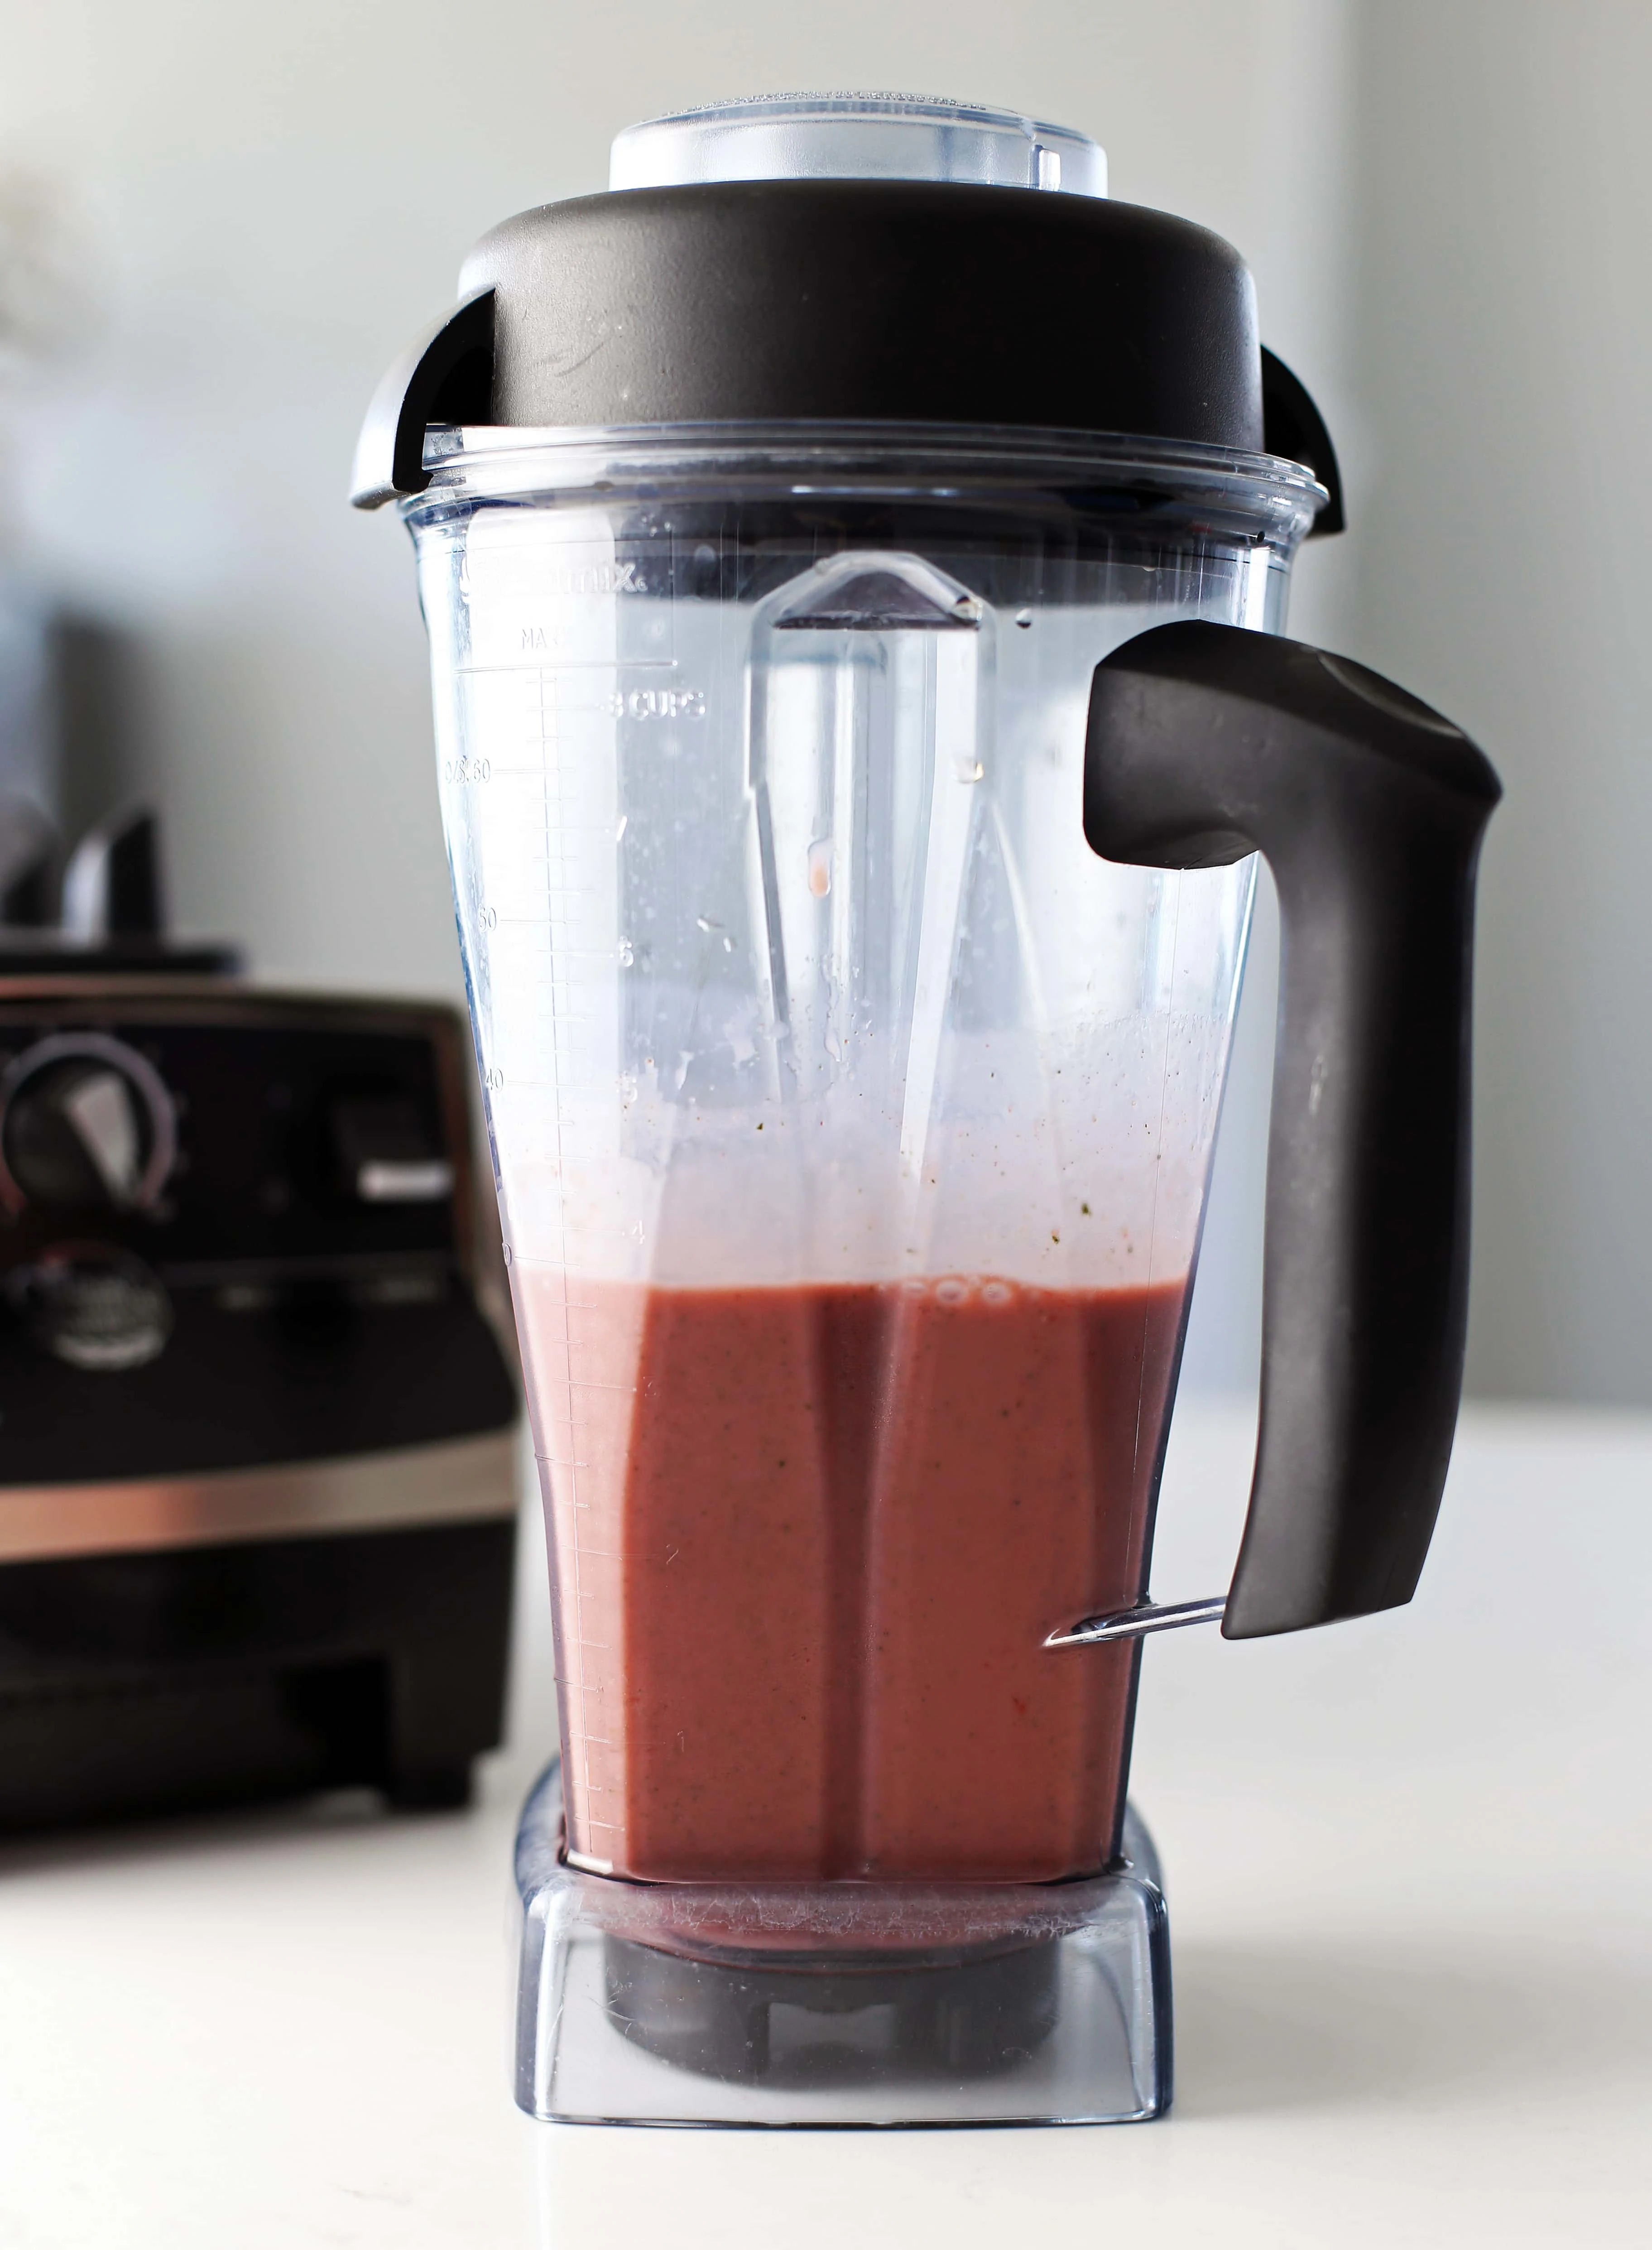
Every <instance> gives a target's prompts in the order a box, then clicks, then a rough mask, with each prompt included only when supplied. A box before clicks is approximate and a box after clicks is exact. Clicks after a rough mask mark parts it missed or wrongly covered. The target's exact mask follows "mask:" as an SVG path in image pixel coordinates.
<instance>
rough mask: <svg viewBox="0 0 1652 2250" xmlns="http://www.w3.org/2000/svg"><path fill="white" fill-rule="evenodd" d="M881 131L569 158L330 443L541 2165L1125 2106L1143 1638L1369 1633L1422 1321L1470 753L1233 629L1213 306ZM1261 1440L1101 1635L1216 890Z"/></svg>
mask: <svg viewBox="0 0 1652 2250" xmlns="http://www.w3.org/2000/svg"><path fill="white" fill-rule="evenodd" d="M462 287H463V289H464V290H465V295H464V296H463V298H462V300H461V302H460V304H459V305H458V307H457V308H455V309H454V310H453V311H452V312H451V313H450V314H448V315H446V316H444V319H443V321H440V322H438V323H437V326H436V328H434V329H432V330H431V331H430V333H429V335H427V336H425V337H424V338H423V339H421V340H420V342H418V343H417V344H416V345H415V347H414V348H413V349H412V350H411V351H410V353H409V355H407V356H406V358H405V359H404V360H403V362H400V363H399V364H398V366H397V367H396V369H392V371H391V373H390V375H389V376H388V377H387V378H386V382H385V383H384V385H383V386H382V389H381V392H380V395H379V397H378V399H377V400H376V401H375V408H374V411H373V413H372V415H371V416H370V417H369V419H368V425H367V428H366V430H365V431H364V433H363V438H362V445H361V452H360V453H359V454H358V466H357V478H356V487H355V493H354V497H355V498H356V500H357V501H358V503H359V504H361V505H365V506H374V505H377V504H379V503H380V502H381V501H382V500H387V499H390V498H395V499H396V500H399V502H400V504H401V508H402V513H403V515H404V517H405V520H406V521H407V522H408V523H409V525H410V529H411V531H412V534H413V537H414V541H415V544H416V549H417V556H418V567H419V579H420V590H421V597H422V602H423V611H424V615H425V618H426V620H427V622H428V625H429V628H430V647H431V664H432V676H433V683H434V692H435V704H436V714H437V756H438V763H439V772H440V780H441V794H442V806H443V816H444V825H445V830H446V835H447V841H448V848H449V853H450V859H451V869H452V877H453V887H454V896H455V901H456V904H457V909H458V924H459V933H460V939H461V944H462V949H463V953H464V959H465V974H466V977H467V981H468V984H469V991H470V999H471V1006H472V1018H473V1022H474V1026H475V1032H476V1041H477V1052H478V1064H479V1066H480V1070H481V1074H482V1078H483V1082H484V1087H485V1099H486V1105H487V1116H488V1124H489V1131H490V1135H491V1139H492V1149H493V1156H494V1163H495V1166H496V1170H497V1174H498V1179H499V1201H500V1210H501V1213H502V1218H503V1225H504V1229H505V1238H506V1257H507V1260H508V1262H509V1266H510V1273H511V1280H512V1287H513V1295H514V1301H515V1307H516V1317H517V1324H518V1332H519V1336H520V1342H521V1346H522V1355H523V1364H524V1370H525V1373H526V1377H527V1387H528V1392H529V1405H530V1412H531V1415H532V1418H533V1428H534V1432H535V1440H536V1449H537V1453H538V1456H539V1462H540V1478H541V1482H542V1486H543V1491H544V1500H545V1508H546V1516H547V1526H548V1529H549V1547H550V1555H551V1573H552V1597H553V1605H554V1620H555V1630H556V1647H557V1679H558V1689H559V1700H560V1712H561V1738H562V1757H561V1762H560V1770H552V1771H551V1772H550V1773H548V1774H547V1777H545V1779H544V1781H543V1782H542V1783H541V1784H540V1787H539V1788H538V1789H537V1790H536V1791H535V1792H534V1795H533V1797H532V1798H530V1800H529V1803H528V1805H527V1809H526V1811H525V1813H524V1817H523V1823H522V1828H521V1831H520V1836H519V1849H518V1862H517V1876H518V1885H519V1890H520V1897H521V1900H522V1904H523V1938H522V1950H521V1957H520V2010H519V2039H518V2058H519V2076H518V2095H519V2099H520V2101H521V2102H522V2103H523V2106H524V2107H526V2108H527V2109H530V2110H533V2112H535V2113H536V2114H538V2115H543V2116H547V2117H563V2118H576V2119H623V2118H634V2119H650V2120H654V2121H658V2122H774V2123H784V2122H806V2123H850V2122H862V2123H872V2122H877V2123H895V2122H981V2121H990V2120H998V2121H1004V2122H1008V2121H1011V2120H1032V2119H1037V2118H1054V2117H1059V2118H1066V2119H1078V2118H1085V2119H1094V2120H1105V2119H1123V2118H1129V2117H1145V2116H1149V2115H1155V2114H1157V2113H1158V2112H1159V2111H1160V2110H1161V2109H1163V2108H1164V2107H1165V2105H1166V2104H1167V2102H1168V2100H1169V2094H1170V2081H1169V2064H1168V2053H1169V1984H1168V1955H1167V1940H1166V1935H1165V1932H1166V1923H1165V1910H1164V1901H1163V1896H1162V1892H1161V1889H1160V1884H1159V1878H1158V1871H1157V1865H1156V1861H1155V1860H1154V1858H1153V1851H1152V1846H1151V1844H1150V1842H1149V1841H1148V1839H1147V1838H1146V1832H1145V1831H1144V1830H1143V1829H1142V1827H1141V1826H1140V1824H1139V1821H1138V1820H1137V1819H1135V1817H1134V1815H1133V1813H1132V1812H1129V1811H1128V1809H1127V1808H1126V1806H1125V1777H1126V1772H1127V1767H1128V1759H1129V1746H1130V1731H1131V1722H1132V1713H1133V1702H1134V1694H1135V1684H1136V1678H1137V1671H1138V1665H1139V1647H1140V1638H1139V1636H1140V1635H1141V1634H1142V1633H1143V1632H1148V1631H1152V1630H1155V1629H1157V1628H1158V1627H1159V1626H1160V1625H1166V1624H1170V1623H1180V1622H1187V1621H1189V1620H1190V1619H1191V1618H1194V1617H1219V1616H1220V1617H1223V1630H1224V1632H1226V1633H1228V1634H1229V1635H1246V1634H1253V1633H1257V1632H1285V1631H1294V1630H1297V1629H1299V1628H1300V1627H1302V1626H1304V1625H1311V1624H1316V1623H1320V1622H1325V1621H1327V1620H1328V1619H1330V1618H1336V1617H1341V1616H1351V1615H1356V1614H1361V1613H1364V1612H1368V1611H1372V1610H1376V1609H1380V1608H1385V1607H1390V1606H1393V1605H1395V1604H1398V1603H1401V1602H1403V1601H1405V1600H1406V1599H1408V1597H1409V1594H1410V1592H1411V1591H1412V1588H1413V1587H1414V1586H1415V1583H1416V1578H1417V1574H1418V1572H1419V1571H1420V1570H1421V1563H1422V1558H1423V1556H1424V1553H1425V1552H1426V1549H1427V1545H1428V1536H1429V1533H1430V1530H1431V1528H1432V1523H1433V1520H1434V1514H1435V1509H1436V1508H1437V1506H1438V1501H1439V1496H1440V1489H1441V1486H1442V1480H1443V1476H1444V1469H1445V1463H1446V1460H1447V1458H1448V1457H1449V1447H1450V1438H1451V1431H1452V1426H1453V1424H1454V1420H1455V1414H1456V1395H1457V1387H1458V1384H1459V1382H1460V1377H1461V1366H1462V1348H1463V1321H1464V1312H1465V1301H1466V1249H1467V1193H1466V1179H1467V1175H1466V1166H1467V1146H1468V1142H1467V1053H1468V1046H1467V1023H1468V1012H1467V1011H1468V977H1469V969H1470V933H1471V908H1472V893H1473V874H1474V866H1475V859H1476V852H1477V849H1478V843H1479V838H1480V834H1481V832H1482V831H1483V826H1484V823H1485V819H1486V817H1487V815H1488V814H1489V811H1490V806H1491V804H1492V803H1493V801H1494V800H1495V797H1496V793H1497V790H1496V783H1495V778H1494V777H1493V776H1491V775H1490V769H1489V768H1488V767H1486V765H1485V763H1484V761H1483V759H1481V758H1480V756H1479V754H1478V752H1477V751H1476V750H1474V749H1473V747H1472V745H1470V744H1469V743H1468V742H1466V740H1465V738H1463V736H1462V735H1461V734H1460V733H1459V732H1458V730H1457V729H1456V728H1453V727H1452V726H1451V725H1450V724H1449V721H1443V720H1441V719H1440V718H1439V717H1438V715H1437V714H1433V713H1430V712H1428V710H1426V708H1425V707H1422V706H1420V705H1418V704H1416V703H1415V702H1414V701H1412V699H1410V698H1408V697H1407V696H1406V695H1405V694H1403V692H1402V691H1401V690H1399V689H1396V688H1394V687H1392V686H1391V685H1390V684H1389V683H1387V682H1385V681H1382V680H1378V679H1376V678H1375V677H1374V675H1372V674H1370V673H1365V672H1363V671H1362V670H1360V668H1359V667H1358V666H1350V665H1347V664H1345V663H1343V662H1341V661H1340V660H1339V659H1334V658H1329V657H1322V656H1321V655H1319V654H1318V652H1315V651H1313V650H1311V649H1304V648H1300V647H1298V646H1297V645H1295V644H1291V643H1289V642H1286V641H1284V640H1283V638H1279V636H1280V634H1281V632H1282V628H1283V625H1284V609H1285V596H1286V590H1287V586H1288V582H1289V576H1290V570H1291V561H1292V557H1293V556H1294V554H1295V552H1296V550H1297V548H1298V544H1299V543H1300V542H1301V541H1302V540H1303V538H1304V536H1307V535H1310V534H1311V532H1312V531H1316V530H1325V529H1335V528H1340V521H1341V518H1340V496H1339V486H1338V482H1337V478H1336V473H1335V461H1334V455H1333V454H1332V451H1331V448H1330V445H1329V440H1328V438H1326V437H1325V431H1324V428H1323V424H1321V423H1320V422H1319V421H1318V416H1317V414H1316V412H1315V411H1314V409H1313V407H1312V404H1311V400H1309V399H1308V398H1307V396H1306V394H1305V392H1304V391H1303V390H1302V389H1301V386H1300V385H1299V384H1298V383H1296V382H1295V379H1294V378H1293V377H1291V376H1290V375H1289V373H1288V371H1287V370H1285V369H1283V368H1282V367H1281V366H1280V365H1279V364H1278V362H1276V361H1274V360H1272V359H1271V357H1270V355H1268V354H1267V353H1266V352H1265V351H1262V350H1260V349H1259V346H1258V342H1257V339H1256V328H1255V307H1254V296H1253V293H1252V292H1251V288H1250V284H1249V277H1248V275H1247V274H1246V273H1245V272H1244V269H1243V266H1242V263H1241V262H1240V261H1239V259H1238V258H1237V256H1236V253H1235V252H1232V251H1231V250H1230V249H1229V247H1228V245H1224V244H1222V243H1220V242H1219V241H1217V240H1216V238H1214V237H1210V236H1208V235H1205V234H1202V233H1201V231H1199V230H1197V229H1194V228H1190V227H1187V226H1186V225H1185V224H1182V223H1181V222H1179V221H1175V220H1172V219H1168V218H1166V217H1164V216H1163V215H1162V214H1157V213H1152V212H1145V211H1134V210H1132V209H1131V208H1130V207H1129V206H1120V205H1110V204H1107V203H1106V202H1105V163H1104V161H1103V159H1102V157H1101V153H1100V151H1099V150H1098V149H1097V148H1095V147H1094V145H1093V144H1092V143H1090V142H1088V141H1084V138H1083V136H1082V135H1074V134H1071V133H1068V132H1065V131H1063V130H1061V129H1058V128H1051V127H1048V126H1043V125H1039V124H1036V123H1035V122H1033V121H1029V120H1027V119H1024V118H1021V117H1018V116H1015V115H1014V114H1010V113H1004V112H997V111H989V110H979V109H967V108H962V107H959V106H957V105H952V104H946V103H934V102H926V101H915V100H907V99H905V98H900V97H891V96H864V95H843V96H835V97H814V96H798V97H783V98H781V99H779V100H772V101H765V102H758V103H744V104H732V105H726V106H724V107H720V108H718V109H715V110H711V111H702V112H693V113H686V114H684V115H681V116H678V117H675V118H671V119H665V120H661V121H656V122H655V123H654V124H653V125H650V126H647V127H641V128H632V129H631V130H630V131H629V132H628V133H626V134H623V135H621V136H620V139H619V141H617V142H616V146H615V153H614V171H613V181H612V188H611V190H610V192H609V194H608V195H607V196H598V197H588V198H583V199H576V200H575V201H573V202H570V203H568V204H556V205H551V206H547V208H546V209H545V210H543V211H538V212H529V213H525V214H523V215H521V216H520V217H519V218H517V219H515V220H512V221H507V222H506V224H504V225H503V226H502V227H500V228H498V229H496V230H495V231H494V232H493V233H492V235H490V236H489V237H486V238H484V240H483V242H482V243H481V244H480V245H478V248H477V250H476V251H475V252H473V253H472V258H471V259H470V261H469V262H468V263H467V266H466V268H465V275H464V277H463V280H462ZM1258 847H1260V848H1262V849H1263V850H1265V851H1266V852H1267V853H1268V855H1269V857H1270V861H1271V863H1272V866H1273V869H1274V873H1275V875H1276V878H1277V881H1278V885H1279V890H1280V896H1281V907H1282V917H1283V921H1284V938H1285V958H1284V974H1283V980H1282V1004H1281V1019H1280V1030H1279V1042H1278V1054H1277V1064H1276V1076H1275V1108H1274V1120H1273V1128H1272V1137H1271V1140H1270V1172H1269V1191H1268V1226H1267V1259H1268V1266H1267V1282H1266V1298H1267V1301H1266V1305H1265V1307H1264V1350H1263V1400H1262V1432H1261V1439H1260V1442H1259V1446H1258V1453H1257V1463H1256V1479H1255V1482H1254V1485H1253V1491H1252V1499H1251V1507H1250V1512H1249V1519H1248V1526H1247V1531H1246V1536H1245V1541H1244V1544H1243V1547H1242V1550H1241V1555H1240V1558H1239V1563H1238V1566H1237V1569H1236V1575H1235V1578H1234V1583H1233V1586H1232V1589H1231V1591H1230V1592H1229V1596H1228V1598H1227V1602H1226V1610H1225V1615H1224V1605H1223V1603H1222V1600H1220V1599H1212V1600H1209V1601H1208V1602H1203V1603H1197V1604H1191V1605H1184V1606H1182V1607H1180V1608H1173V1609H1168V1610H1167V1609H1163V1608H1160V1607H1159V1606H1157V1605H1154V1604H1153V1603H1152V1602H1151V1601H1150V1599H1149V1598H1148V1595H1147V1586H1148V1566H1149V1556H1150V1549H1151V1542H1152V1531H1153V1508H1154V1503H1155V1499H1156V1493H1157V1487H1158V1481H1159V1477H1160V1468H1161V1466H1162V1461H1163V1458H1164V1449H1165V1440H1166V1435H1167V1426H1168V1421H1169V1417H1170V1413H1171V1410H1172V1405H1173V1401H1174V1391H1175V1384H1176V1373H1177V1363H1178V1359H1179V1356H1180V1346H1181V1340H1182V1336H1183V1333H1184V1329H1185V1323H1186V1317H1187V1305H1188V1299H1189V1294H1190V1292H1191V1289H1192V1287H1193V1283H1194V1269H1195V1266H1196V1262H1197V1255H1198V1246H1199V1235H1200V1227H1201V1217H1202V1212H1203V1207H1204V1199H1205V1193H1206V1189H1207V1184H1208V1176H1209V1169H1210V1158H1211V1152H1212V1146H1213V1142H1214V1137H1215V1128H1216V1122H1217V1117H1218V1114H1219V1110H1220V1105H1221V1095H1222V1078H1223V1073H1224V1070H1225V1067H1226V1064H1227V1057H1228V1046H1229V1033H1230V1030H1231V1025H1232V1021H1233V1014H1234V1008H1235V1004H1236V998H1237V994H1238V989H1239V980H1240V977H1241V974H1242V965H1243V957H1244V949H1245V942H1246V935H1247V930H1248V925H1249V914H1250V906H1251V899H1252V894H1253V888H1254V876H1255V857H1254V854H1255V852H1256V849H1257V848H1258Z"/></svg>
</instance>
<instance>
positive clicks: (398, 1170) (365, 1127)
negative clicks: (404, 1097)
mask: <svg viewBox="0 0 1652 2250" xmlns="http://www.w3.org/2000/svg"><path fill="white" fill-rule="evenodd" d="M333 1146H334V1154H335V1156H336V1157H337V1160H338V1166H339V1171H340V1174H341V1178H342V1182H343V1185H344V1188H345V1191H346V1192H347V1193H348V1194H349V1195H352V1196H354V1197H356V1199H357V1200H358V1201H359V1202H361V1203H371V1204H415V1203H443V1202H445V1201H446V1199H447V1197H449V1196H451V1194H452V1192H453V1167H452V1165H451V1164H450V1163H448V1161H447V1160H446V1158H445V1157H444V1156H441V1155H440V1154H439V1153H438V1152H437V1149H435V1148H434V1147H433V1146H432V1145H431V1141H430V1135H429V1133H428V1132H427V1131H426V1130H425V1128H424V1125H423V1121H422V1120H421V1118H420V1116H419V1113H418V1111H417V1109H416V1108H415V1107H414V1105H413V1103H412V1102H410V1101H395V1100H383V1099H379V1100H367V1099H354V1100H350V1101H340V1102H338V1103H336V1104H335V1105H334V1110H333Z"/></svg>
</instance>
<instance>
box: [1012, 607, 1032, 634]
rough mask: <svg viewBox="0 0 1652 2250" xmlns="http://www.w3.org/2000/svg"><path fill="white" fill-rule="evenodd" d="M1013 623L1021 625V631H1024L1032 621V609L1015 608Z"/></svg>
mask: <svg viewBox="0 0 1652 2250" xmlns="http://www.w3.org/2000/svg"><path fill="white" fill-rule="evenodd" d="M1015 623H1016V624H1017V625H1019V626H1020V627H1021V629H1022V632H1026V630H1027V628H1028V626H1029V625H1031V623H1032V611H1030V610H1017V611H1016V612H1015Z"/></svg>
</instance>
